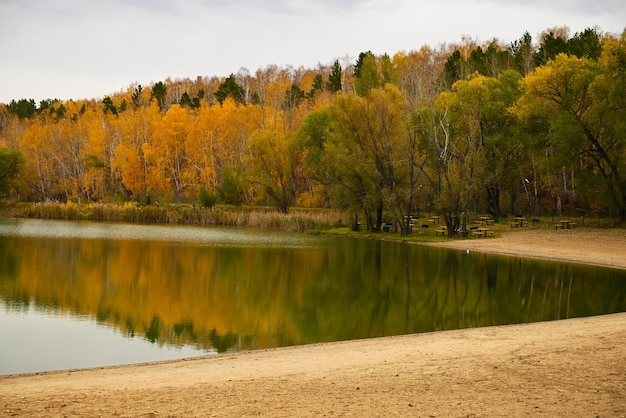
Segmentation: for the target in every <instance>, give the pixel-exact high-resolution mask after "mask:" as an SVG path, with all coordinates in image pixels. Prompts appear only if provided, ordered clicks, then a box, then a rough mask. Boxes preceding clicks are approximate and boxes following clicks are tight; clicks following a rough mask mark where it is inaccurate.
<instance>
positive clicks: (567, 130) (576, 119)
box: [516, 33, 626, 219]
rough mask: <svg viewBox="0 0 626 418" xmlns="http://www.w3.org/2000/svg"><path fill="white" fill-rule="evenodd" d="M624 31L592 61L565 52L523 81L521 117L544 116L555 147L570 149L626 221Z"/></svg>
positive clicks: (580, 169)
mask: <svg viewBox="0 0 626 418" xmlns="http://www.w3.org/2000/svg"><path fill="white" fill-rule="evenodd" d="M625 57H626V33H625V34H622V37H621V38H620V39H619V40H613V41H610V42H608V44H607V48H606V51H605V52H603V54H602V56H601V59H600V60H599V61H598V62H596V61H593V60H589V59H586V58H577V57H572V56H567V55H565V54H561V55H558V56H557V57H556V58H555V59H554V60H553V61H550V62H549V63H548V64H546V65H545V66H543V67H539V68H537V69H536V70H535V71H534V72H533V73H531V74H529V75H528V76H527V77H526V78H525V80H524V95H523V97H522V98H521V99H520V102H519V103H518V105H517V107H516V112H517V114H518V115H519V116H521V117H525V118H528V117H540V118H545V119H546V120H547V122H548V123H549V126H550V134H549V137H548V138H549V141H550V144H546V145H550V146H551V147H552V148H553V149H554V150H556V151H558V152H561V153H570V152H574V153H575V155H576V156H577V157H578V159H579V161H572V160H571V158H569V161H570V164H571V167H572V169H573V170H576V171H578V172H579V174H582V175H584V176H585V177H586V178H587V179H588V181H589V182H590V183H589V184H590V185H593V186H592V188H594V189H595V188H602V189H603V190H605V192H606V195H607V196H609V197H610V202H607V203H610V205H612V206H613V207H614V208H615V209H617V211H618V212H619V213H620V216H621V218H622V219H626V136H624V128H625V122H624V121H625V120H626V96H625V95H624V91H626V90H625V89H624V87H626V64H624V63H625V62H626V60H625V59H624V58H625Z"/></svg>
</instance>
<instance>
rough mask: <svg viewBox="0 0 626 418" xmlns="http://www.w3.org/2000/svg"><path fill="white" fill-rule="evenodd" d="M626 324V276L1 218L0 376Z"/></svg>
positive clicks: (495, 260) (287, 237) (397, 247)
mask: <svg viewBox="0 0 626 418" xmlns="http://www.w3.org/2000/svg"><path fill="white" fill-rule="evenodd" d="M623 311H626V271H623V270H615V269H608V268H602V267H595V266H585V265H577V264H567V263H558V262H548V261H542V260H530V259H522V258H514V257H503V256H492V255H485V254H479V253H473V252H472V253H467V252H466V251H457V250H450V249H443V248H436V247H430V246H421V245H414V244H408V243H401V242H390V241H382V240H370V239H353V238H346V237H332V236H323V235H317V236H316V235H307V234H296V233H283V232H276V231H263V230H253V229H242V228H221V227H206V226H179V225H143V224H123V223H95V222H74V221H50V220H30V219H23V220H21V219H20V220H15V219H4V220H0V335H2V339H0V374H9V373H26V372H38V371H48V370H64V369H73V368H83V367H101V366H108V365H119V364H130V363H143V362H149V361H159V360H169V359H177V358H184V357H191V356H199V355H217V354H219V353H223V352H232V351H238V350H254V349H263V348H271V347H280V346H292V345H301V344H310V343H318V342H328V341H342V340H350V339H359V338H370V337H380V336H389V335H400V334H409V333H419V332H429V331H438V330H447V329H457V328H467V327H480V326H488V325H502V324H514V323H522V322H534V321H544V320H553V319H561V318H571V317H580V316H589V315H599V314H607V313H614V312H623Z"/></svg>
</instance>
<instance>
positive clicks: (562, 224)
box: [556, 219, 576, 229]
mask: <svg viewBox="0 0 626 418" xmlns="http://www.w3.org/2000/svg"><path fill="white" fill-rule="evenodd" d="M556 228H557V229H559V228H560V229H570V228H576V223H575V222H572V221H570V220H569V219H562V220H560V221H559V223H558V224H557V225H556Z"/></svg>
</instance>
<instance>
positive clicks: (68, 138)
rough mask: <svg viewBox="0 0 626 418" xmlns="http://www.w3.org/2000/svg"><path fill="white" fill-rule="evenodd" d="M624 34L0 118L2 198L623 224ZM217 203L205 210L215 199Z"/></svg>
mask: <svg viewBox="0 0 626 418" xmlns="http://www.w3.org/2000/svg"><path fill="white" fill-rule="evenodd" d="M625 92H626V32H624V33H622V34H620V35H614V34H607V33H602V32H601V31H600V30H599V29H596V28H594V29H587V30H585V31H583V32H580V33H575V34H573V35H570V33H569V30H568V29H567V28H563V27H561V28H553V29H548V30H546V31H545V32H544V33H542V34H541V35H540V36H538V39H536V40H533V39H532V37H531V36H530V35H529V34H528V33H525V34H523V35H522V36H521V37H520V38H519V39H518V40H516V41H515V42H513V43H511V44H503V43H501V42H499V41H497V40H492V41H489V42H486V43H478V42H476V41H471V40H467V39H465V40H463V41H462V42H459V43H458V44H452V45H443V46H440V47H439V48H437V49H434V48H431V47H427V46H423V47H421V48H419V49H417V50H413V51H401V52H397V53H395V54H394V55H393V56H390V55H388V54H383V55H381V56H376V55H374V54H373V53H372V52H371V51H366V52H363V53H361V54H360V55H359V57H358V59H357V60H356V62H354V63H347V62H343V63H340V62H339V60H337V61H335V62H334V63H333V64H332V65H328V66H324V65H319V66H318V67H317V68H293V67H286V68H281V67H278V66H275V65H269V66H267V67H265V68H260V69H257V70H256V71H255V72H254V73H251V72H250V71H249V70H247V69H241V70H239V71H238V72H237V73H233V74H230V75H228V76H227V77H222V78H219V77H198V78H197V79H195V80H189V79H178V80H171V79H166V80H163V81H159V82H156V83H154V84H152V85H146V86H142V85H131V86H128V87H127V88H126V89H125V90H123V91H121V92H120V93H116V94H112V95H108V96H105V97H104V98H103V99H101V100H100V99H91V100H77V101H73V100H68V101H59V100H55V99H49V100H44V101H41V102H40V103H35V101H34V100H32V99H28V98H24V99H21V100H17V101H15V100H13V101H11V102H10V103H8V104H0V151H1V152H0V194H1V195H0V198H3V199H7V200H16V201H30V202H46V201H59V202H66V201H71V202H79V203H83V202H106V203H108V202H127V201H133V202H138V203H142V204H149V203H154V202H197V201H198V200H199V199H200V198H201V196H205V197H206V196H207V193H209V196H214V197H215V199H216V200H217V201H218V202H222V203H229V204H237V205H239V204H258V205H272V206H275V207H276V208H277V209H279V210H280V211H282V212H287V211H288V210H289V208H290V207H293V206H301V207H334V208H342V209H344V210H346V211H348V212H350V213H352V214H354V215H355V216H359V217H361V219H363V220H364V223H365V224H366V225H367V227H368V228H369V229H371V230H377V229H380V227H381V224H382V223H383V222H384V221H390V220H391V221H395V222H397V224H398V225H401V231H402V232H404V233H409V232H410V228H409V225H408V221H407V219H408V218H407V216H408V215H412V214H414V213H416V212H419V211H428V212H437V213H440V214H441V215H442V216H443V217H444V219H445V220H446V223H447V224H448V226H449V231H456V230H459V229H460V228H462V227H463V225H462V221H463V219H464V216H465V215H466V214H468V213H489V214H491V215H493V216H506V215H515V214H532V215H540V214H545V213H552V214H558V213H561V212H563V211H582V212H583V213H593V212H598V211H609V210H610V211H611V212H612V213H614V214H617V216H618V217H619V218H620V219H621V220H622V221H624V220H626V126H625V125H626V94H625ZM203 200H204V198H203Z"/></svg>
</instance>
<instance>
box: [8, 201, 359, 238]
mask: <svg viewBox="0 0 626 418" xmlns="http://www.w3.org/2000/svg"><path fill="white" fill-rule="evenodd" d="M0 216H3V217H14V218H37V219H63V220H90V221H110V222H139V223H160V224H168V223H173V224H197V225H224V226H239V227H250V228H262V229H273V230H283V231H296V232H305V231H315V230H326V229H331V228H341V227H343V226H346V225H347V224H348V223H347V222H348V219H347V217H346V216H345V215H344V214H343V213H342V212H341V211H338V210H332V209H300V208H292V209H291V210H290V212H289V213H288V214H283V213H280V212H277V211H276V210H275V209H274V208H259V207H235V206H221V205H216V206H213V207H211V208H205V207H202V206H195V205H184V204H171V205H160V206H155V205H149V206H145V205H137V204H134V203H126V204H122V205H115V204H94V203H89V204H76V203H18V204H4V205H0Z"/></svg>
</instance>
